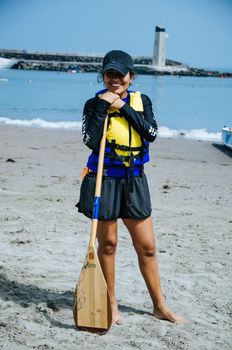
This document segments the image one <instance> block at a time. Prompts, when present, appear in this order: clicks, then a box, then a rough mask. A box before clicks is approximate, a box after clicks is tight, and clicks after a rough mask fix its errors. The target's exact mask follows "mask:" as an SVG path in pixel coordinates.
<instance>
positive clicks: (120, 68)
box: [102, 50, 134, 75]
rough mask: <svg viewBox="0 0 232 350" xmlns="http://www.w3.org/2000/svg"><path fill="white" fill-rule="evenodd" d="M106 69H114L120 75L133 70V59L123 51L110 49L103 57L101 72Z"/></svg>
mask: <svg viewBox="0 0 232 350" xmlns="http://www.w3.org/2000/svg"><path fill="white" fill-rule="evenodd" d="M108 70H116V71H117V72H119V73H121V74H122V75H126V74H127V73H128V72H134V66H133V59H132V57H131V56H130V55H128V53H126V52H124V51H121V50H112V51H110V52H108V53H107V54H106V55H105V57H104V59H103V66H102V74H104V73H105V72H106V71H108Z"/></svg>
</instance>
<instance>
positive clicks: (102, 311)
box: [73, 247, 112, 334]
mask: <svg viewBox="0 0 232 350" xmlns="http://www.w3.org/2000/svg"><path fill="white" fill-rule="evenodd" d="M73 316H74V322H75V324H76V326H77V328H78V329H80V330H86V331H89V332H93V333H99V334H101V333H106V332H107V331H108V330H109V329H110V326H111V323H112V313H111V305H110V297H109V293H108V289H107V284H106V281H105V278H104V275H103V273H102V269H101V266H100V263H99V260H98V256H97V252H96V250H95V247H89V248H88V252H87V255H86V259H85V262H84V265H83V268H82V271H81V273H80V276H79V280H78V283H77V286H76V290H75V295H74V307H73Z"/></svg>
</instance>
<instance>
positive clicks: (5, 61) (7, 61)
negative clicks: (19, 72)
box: [0, 57, 18, 69]
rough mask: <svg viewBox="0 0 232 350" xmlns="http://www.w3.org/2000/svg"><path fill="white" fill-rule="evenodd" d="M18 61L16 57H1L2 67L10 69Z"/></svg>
mask: <svg viewBox="0 0 232 350" xmlns="http://www.w3.org/2000/svg"><path fill="white" fill-rule="evenodd" d="M17 62H18V60H16V59H14V58H3V57H0V69H9V68H11V67H12V66H13V65H14V64H15V63H17Z"/></svg>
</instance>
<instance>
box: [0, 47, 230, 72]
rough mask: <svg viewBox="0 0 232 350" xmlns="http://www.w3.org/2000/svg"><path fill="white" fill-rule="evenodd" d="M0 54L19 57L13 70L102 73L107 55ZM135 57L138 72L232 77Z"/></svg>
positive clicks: (7, 56)
mask: <svg viewBox="0 0 232 350" xmlns="http://www.w3.org/2000/svg"><path fill="white" fill-rule="evenodd" d="M0 57H4V58H15V59H17V60H18V62H17V63H16V64H15V65H14V66H13V67H12V68H13V69H33V70H49V71H65V72H73V73H74V72H75V73H78V72H100V70H101V65H102V60H103V57H104V55H103V54H102V55H101V54H78V53H56V52H54V53H53V52H39V51H26V50H8V49H0ZM133 60H134V66H135V71H136V73H137V74H153V75H179V76H201V77H221V78H232V73H227V72H220V71H211V70H205V69H199V68H194V67H190V66H188V65H186V64H183V63H181V62H177V61H173V60H169V59H167V60H166V65H165V66H164V67H155V66H153V65H152V57H149V56H134V57H133Z"/></svg>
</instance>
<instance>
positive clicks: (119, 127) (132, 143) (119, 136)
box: [106, 91, 143, 167]
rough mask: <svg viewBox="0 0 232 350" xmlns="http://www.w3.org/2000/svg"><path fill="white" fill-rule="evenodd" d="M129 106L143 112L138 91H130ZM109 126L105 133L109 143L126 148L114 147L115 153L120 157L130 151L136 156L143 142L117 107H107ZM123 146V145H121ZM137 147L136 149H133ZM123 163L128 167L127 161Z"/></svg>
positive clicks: (125, 155)
mask: <svg viewBox="0 0 232 350" xmlns="http://www.w3.org/2000/svg"><path fill="white" fill-rule="evenodd" d="M130 106H131V107H132V108H133V109H134V110H135V111H138V112H143V102H142V98H141V93H140V92H139V91H136V92H130ZM108 115H109V126H108V130H107V133H106V138H107V140H108V141H109V143H112V142H113V143H115V144H116V145H118V146H119V147H118V148H120V146H126V147H125V148H126V149H127V150H121V149H118V148H115V152H116V154H117V155H118V156H119V157H120V156H123V158H124V157H127V158H129V157H130V156H131V153H132V154H133V155H134V156H136V155H138V154H139V153H140V148H141V149H142V146H143V143H142V139H141V136H140V135H139V133H138V132H137V131H136V130H135V129H134V128H133V127H132V126H130V125H129V123H128V121H127V120H126V119H125V118H124V117H123V116H122V115H120V111H119V110H117V109H109V110H108ZM122 148H123V147H122ZM133 148H134V149H135V148H137V150H133ZM123 163H124V164H125V165H126V166H127V167H129V165H130V164H129V161H123Z"/></svg>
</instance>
